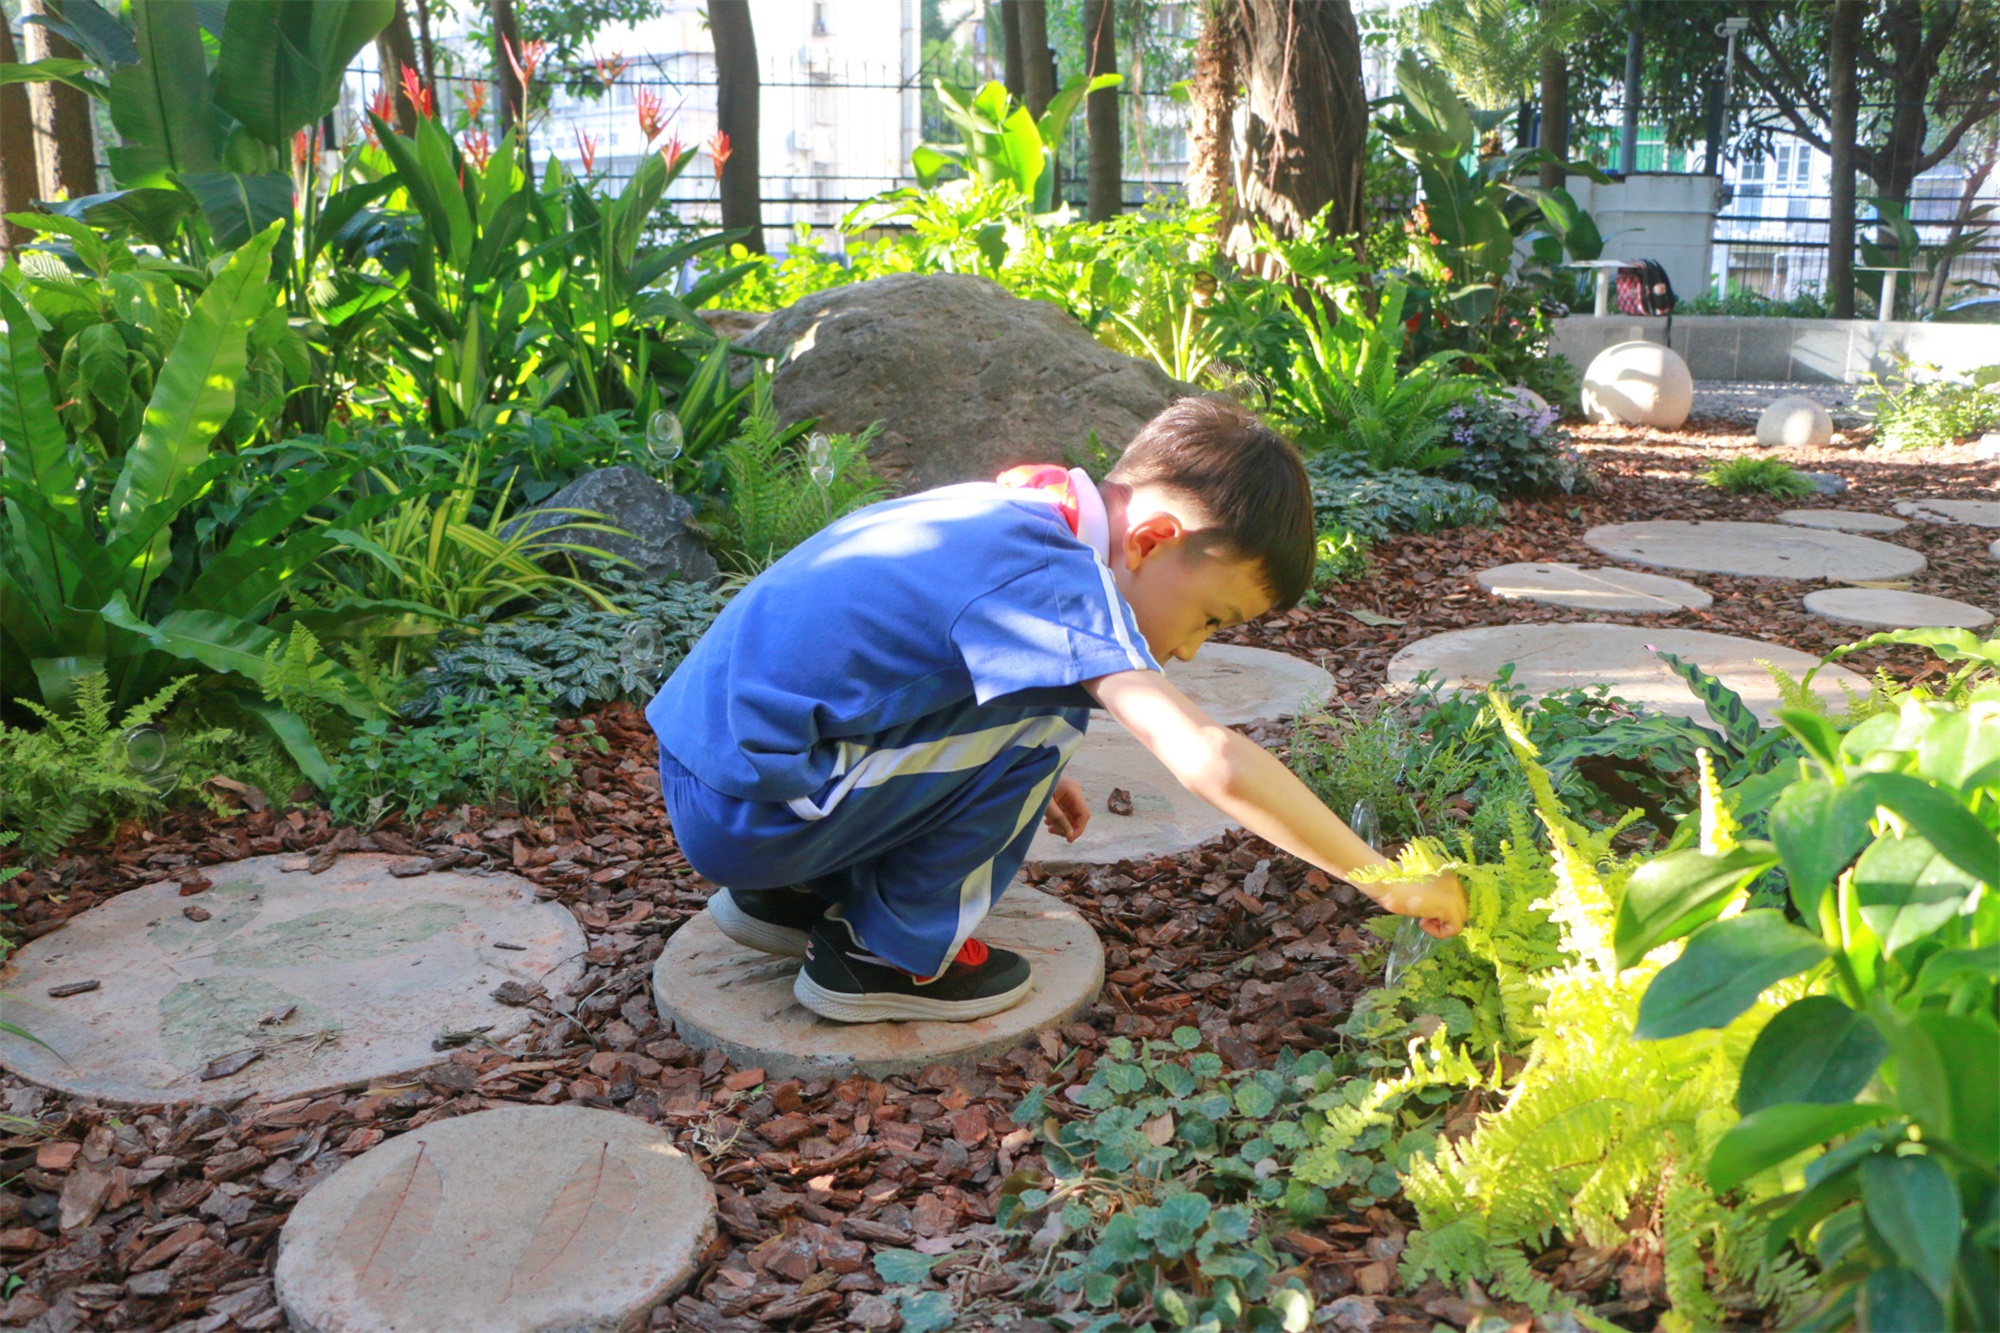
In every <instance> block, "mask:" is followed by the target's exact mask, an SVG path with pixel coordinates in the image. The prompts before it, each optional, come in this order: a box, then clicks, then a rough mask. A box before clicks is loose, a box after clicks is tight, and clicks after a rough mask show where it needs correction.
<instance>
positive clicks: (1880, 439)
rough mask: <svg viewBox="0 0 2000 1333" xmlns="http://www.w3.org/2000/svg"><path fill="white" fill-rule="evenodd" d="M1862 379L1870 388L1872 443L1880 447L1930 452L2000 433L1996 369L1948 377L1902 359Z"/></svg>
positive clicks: (1999, 390)
mask: <svg viewBox="0 0 2000 1333" xmlns="http://www.w3.org/2000/svg"><path fill="white" fill-rule="evenodd" d="M1866 381H1867V383H1869V384H1870V385H1872V386H1873V393H1872V394H1871V395H1870V396H1869V397H1868V398H1867V400H1866V404H1867V410H1868V414H1869V416H1870V417H1871V418H1872V419H1873V420H1874V423H1875V443H1877V444H1879V445H1881V446H1883V447H1884V448H1888V449H1924V448H1931V447H1934V446H1936V445H1940V444H1955V443H1957V442H1958V441H1960V440H1965V439H1970V438H1972V437H1973V436H1975V435H1980V434H1983V433H1985V432H1986V431H1990V430H1996V429H2000V366H1985V367H1982V368H1981V369H1979V370H1976V371H1974V372H1973V373H1972V374H1970V375H1947V374H1945V373H1944V372H1943V371H1941V370H1939V369H1938V368H1937V367H1936V366H1916V365H1911V364H1910V363H1909V362H1908V361H1907V360H1905V361H1903V362H1901V363H1899V365H1898V366H1897V368H1896V369H1895V370H1894V371H1892V372H1890V373H1889V374H1887V375H1876V374H1873V373H1871V374H1869V375H1868V376H1867V377H1866Z"/></svg>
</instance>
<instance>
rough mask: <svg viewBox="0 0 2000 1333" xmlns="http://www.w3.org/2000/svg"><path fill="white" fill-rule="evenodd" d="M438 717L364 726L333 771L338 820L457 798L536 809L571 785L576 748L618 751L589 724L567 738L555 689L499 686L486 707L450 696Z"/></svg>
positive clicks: (412, 810) (365, 819)
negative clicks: (554, 703) (560, 727)
mask: <svg viewBox="0 0 2000 1333" xmlns="http://www.w3.org/2000/svg"><path fill="white" fill-rule="evenodd" d="M436 718H437V720H436V721H434V722H430V723H426V724H424V725H421V726H413V727H404V728H400V729H394V728H391V726H390V725H389V723H387V722H386V721H381V720H371V721H369V722H366V723H364V724H362V727H361V733H360V734H359V735H357V736H356V737H355V738H354V740H353V741H352V742H351V743H350V744H349V745H348V748H347V753H346V754H344V755H342V756H341V757H340V760H339V762H337V763H336V764H335V765H334V770H333V784H332V789H331V790H330V791H329V792H328V798H329V799H328V804H329V805H330V806H331V807H332V809H333V813H334V817H335V818H336V819H341V820H346V821H350V822H359V823H364V824H373V823H374V822H375V821H376V820H378V819H380V818H381V817H382V815H383V814H384V813H385V812H387V811H389V810H391V809H395V808H399V807H400V808H401V810H402V811H403V813H404V814H405V815H406V816H410V817H414V816H416V815H418V814H421V813H422V812H423V811H425V810H429V809H431V808H432V807H433V806H438V805H444V804H455V803H458V802H469V803H471V804H474V805H484V806H488V807H500V806H512V807H515V808H518V809H530V808H534V807H537V806H540V805H542V804H544V803H546V802H547V801H548V800H550V799H551V798H552V797H553V796H554V795H555V794H557V793H558V792H560V791H561V790H562V788H563V786H564V785H565V784H566V783H567V782H568V781H569V779H570V777H571V776H572V775H573V774H574V773H575V771H576V768H575V765H574V763H573V762H572V760H571V755H572V753H573V752H574V751H575V750H577V749H578V748H588V749H594V750H596V751H597V752H598V753H600V754H602V753H604V752H605V751H606V750H608V749H609V748H610V747H609V746H608V744H607V743H606V742H605V740H604V738H603V737H602V736H599V735H598V734H597V730H596V728H595V727H593V726H592V725H591V724H590V723H589V722H585V723H584V724H583V731H582V732H581V734H579V735H577V736H575V737H573V738H569V739H565V738H564V737H562V736H561V735H560V734H559V733H558V732H557V730H556V724H555V715H554V714H553V713H552V712H551V711H550V710H549V697H548V694H547V692H546V691H544V690H543V689H542V688H541V686H540V685H539V684H538V683H536V682H535V681H532V680H530V681H528V682H526V683H524V684H521V685H519V686H515V687H510V688H505V689H499V690H495V691H493V693H492V694H491V695H490V696H489V697H488V698H487V699H486V700H485V701H484V702H483V703H478V704H472V703H467V702H466V701H464V700H462V699H457V698H451V697H447V698H445V699H442V700H440V701H439V703H438V705H437V710H436Z"/></svg>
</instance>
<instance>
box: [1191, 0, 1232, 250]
mask: <svg viewBox="0 0 2000 1333" xmlns="http://www.w3.org/2000/svg"><path fill="white" fill-rule="evenodd" d="M1235 29H1236V3H1235V0H1209V3H1208V4H1206V5H1205V6H1203V10H1202V15H1201V35H1200V36H1198V37H1196V38H1195V44H1194V77H1193V79H1191V80H1190V81H1189V84H1188V101H1189V104H1190V107H1191V112H1192V114H1191V115H1190V116H1189V123H1188V176H1187V194H1188V202H1189V203H1190V204H1192V205H1194V206H1195V207H1196V208H1207V207H1214V208H1216V209H1217V210H1218V217H1217V220H1216V234H1217V235H1222V236H1226V235H1228V234H1229V228H1230V226H1231V224H1232V223H1234V221H1235V217H1234V214H1235V212H1236V194H1235V191H1234V190H1233V189H1231V188H1230V174H1231V173H1230V159H1231V157H1232V156H1233V154H1234V152H1235V141H1236V130H1235V121H1236V82H1237V74H1236V31H1235Z"/></svg>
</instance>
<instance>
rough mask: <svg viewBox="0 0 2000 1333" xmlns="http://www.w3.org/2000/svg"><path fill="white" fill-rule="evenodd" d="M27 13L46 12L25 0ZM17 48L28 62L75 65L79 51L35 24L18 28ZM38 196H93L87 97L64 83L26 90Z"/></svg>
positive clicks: (39, 3) (41, 1) (36, 0)
mask: <svg viewBox="0 0 2000 1333" xmlns="http://www.w3.org/2000/svg"><path fill="white" fill-rule="evenodd" d="M23 10H24V12H25V13H28V14H48V13H50V12H51V10H50V7H49V5H48V0H27V2H26V4H25V5H24V6H23ZM21 45H22V46H24V47H26V48H27V56H28V59H29V60H31V61H34V60H76V59H80V58H81V57H82V54H83V53H82V52H81V51H78V50H77V49H76V48H75V47H74V46H72V45H70V44H69V43H68V42H67V41H65V40H64V39H62V38H61V37H58V36H56V35H55V34H54V33H52V32H50V31H49V30H48V29H47V28H45V27H43V26H42V25H41V24H39V23H28V24H24V25H22V29H21ZM28 106H29V108H30V120H31V123H32V124H33V125H34V127H35V129H34V132H35V150H36V156H37V157H39V158H40V159H41V178H42V197H43V198H45V199H54V198H57V197H58V196H60V197H63V198H69V199H80V198H82V197H83V196H84V195H87V194H96V193H97V138H96V135H95V134H94V133H92V131H91V125H90V97H89V96H88V95H87V94H85V93H82V92H79V91H78V90H77V89H75V88H72V87H70V86H69V85H68V84H66V83H53V82H51V83H31V84H29V85H28Z"/></svg>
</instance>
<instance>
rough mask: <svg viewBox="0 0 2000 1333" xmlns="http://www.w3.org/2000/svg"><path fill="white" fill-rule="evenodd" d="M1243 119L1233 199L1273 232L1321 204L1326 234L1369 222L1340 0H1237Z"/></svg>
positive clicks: (1357, 72)
mask: <svg viewBox="0 0 2000 1333" xmlns="http://www.w3.org/2000/svg"><path fill="white" fill-rule="evenodd" d="M1238 22H1239V38H1238V43H1239V45H1238V60H1239V62H1240V64H1241V65H1242V68H1243V70H1244V74H1245V80H1246V82H1247V83H1248V85H1249V92H1250V102H1249V117H1248V121H1247V124H1246V125H1245V130H1244V136H1243V163H1242V167H1241V169H1240V170H1239V171H1238V173H1237V180H1238V182H1239V191H1238V196H1237V204H1238V206H1239V207H1240V208H1241V209H1242V210H1243V212H1244V213H1246V214H1250V215H1253V216H1256V217H1258V218H1261V219H1263V220H1264V221H1265V222H1266V223H1267V224H1268V225H1269V226H1270V227H1271V229H1272V230H1273V231H1275V232H1277V233H1278V234H1279V235H1280V236H1288V237H1289V236H1297V235H1299V234H1300V233H1301V232H1302V231H1303V230H1304V229H1305V227H1306V225H1307V224H1308V223H1309V222H1311V221H1312V220H1313V218H1315V217H1316V216H1318V215H1319V214H1320V212H1321V211H1322V210H1324V211H1325V212H1326V215H1327V216H1326V229H1327V233H1328V234H1329V235H1332V236H1355V235H1359V234H1360V233H1361V232H1362V230H1363V229H1364V228H1365V227H1366V225H1367V218H1366V216H1365V213H1366V207H1367V205H1366V199H1365V194H1364V187H1363V182H1362V171H1363V168H1364V166H1365V164H1366V161H1367V145H1368V93H1367V90H1366V89H1365V88H1364V87H1363V86H1362V82H1361V34H1360V32H1359V31H1358V30H1357V29H1356V28H1355V25H1354V11H1353V10H1352V9H1350V8H1349V7H1348V0H1315V3H1312V4H1299V3H1297V0H1240V8H1239V10H1238Z"/></svg>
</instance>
